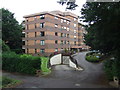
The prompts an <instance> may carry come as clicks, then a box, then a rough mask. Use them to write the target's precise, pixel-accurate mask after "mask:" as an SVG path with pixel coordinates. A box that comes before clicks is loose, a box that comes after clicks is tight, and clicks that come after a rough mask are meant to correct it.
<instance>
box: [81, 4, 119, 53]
mask: <svg viewBox="0 0 120 90" xmlns="http://www.w3.org/2000/svg"><path fill="white" fill-rule="evenodd" d="M81 13H82V15H83V16H82V17H81V18H82V19H84V20H83V21H84V22H87V23H88V25H86V30H87V31H88V34H87V35H86V36H85V40H86V44H88V45H89V46H91V47H92V49H97V50H100V51H102V52H104V53H109V52H111V51H115V50H118V48H119V46H120V30H119V28H120V17H119V16H120V3H105V2H104V3H103V2H96V3H95V2H94V3H92V2H91V3H90V2H87V3H86V4H84V6H83V8H82V10H81Z"/></svg>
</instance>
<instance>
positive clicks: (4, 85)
mask: <svg viewBox="0 0 120 90" xmlns="http://www.w3.org/2000/svg"><path fill="white" fill-rule="evenodd" d="M0 82H2V86H0V87H1V88H9V87H12V86H14V85H16V84H18V83H21V81H20V80H15V79H11V78H8V77H2V78H1V81H0Z"/></svg>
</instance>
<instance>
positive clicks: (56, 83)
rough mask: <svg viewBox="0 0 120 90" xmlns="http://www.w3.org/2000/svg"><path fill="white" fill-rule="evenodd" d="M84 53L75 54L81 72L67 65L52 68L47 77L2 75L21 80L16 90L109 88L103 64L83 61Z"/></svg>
mask: <svg viewBox="0 0 120 90" xmlns="http://www.w3.org/2000/svg"><path fill="white" fill-rule="evenodd" d="M85 54H86V52H82V53H78V54H76V56H75V58H76V59H77V61H78V64H79V65H80V66H82V67H83V69H84V70H83V71H75V70H74V69H73V68H70V67H68V66H67V65H57V66H53V67H52V73H51V74H50V75H48V76H45V77H43V76H40V77H35V76H28V75H20V74H13V73H7V72H4V73H3V75H5V76H8V77H11V78H15V79H18V80H22V81H23V83H22V84H21V85H19V86H17V87H16V88H111V86H109V84H108V81H107V79H106V77H105V74H104V72H103V64H102V63H99V64H93V63H90V62H87V61H86V60H85Z"/></svg>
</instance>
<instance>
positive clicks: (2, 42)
mask: <svg viewBox="0 0 120 90" xmlns="http://www.w3.org/2000/svg"><path fill="white" fill-rule="evenodd" d="M0 45H2V52H6V51H7V52H10V48H9V47H8V46H7V45H6V44H5V42H4V41H2V40H0Z"/></svg>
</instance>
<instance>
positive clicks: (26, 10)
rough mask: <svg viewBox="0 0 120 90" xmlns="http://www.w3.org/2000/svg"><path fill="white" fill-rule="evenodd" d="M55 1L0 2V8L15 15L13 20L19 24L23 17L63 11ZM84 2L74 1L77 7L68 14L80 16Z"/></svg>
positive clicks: (2, 0)
mask: <svg viewBox="0 0 120 90" xmlns="http://www.w3.org/2000/svg"><path fill="white" fill-rule="evenodd" d="M57 1H59V0H0V3H1V4H2V5H0V6H1V7H2V8H5V9H8V10H9V11H11V12H12V13H15V18H16V19H17V20H18V21H19V22H20V23H21V22H22V20H24V18H23V16H24V15H29V14H33V13H39V12H43V11H53V10H60V11H65V6H62V5H60V4H58V3H57ZM85 2H86V0H76V4H78V5H79V7H77V8H76V10H74V11H70V12H72V13H75V14H77V15H79V16H80V10H81V8H82V6H83V4H85ZM67 11H69V10H67Z"/></svg>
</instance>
